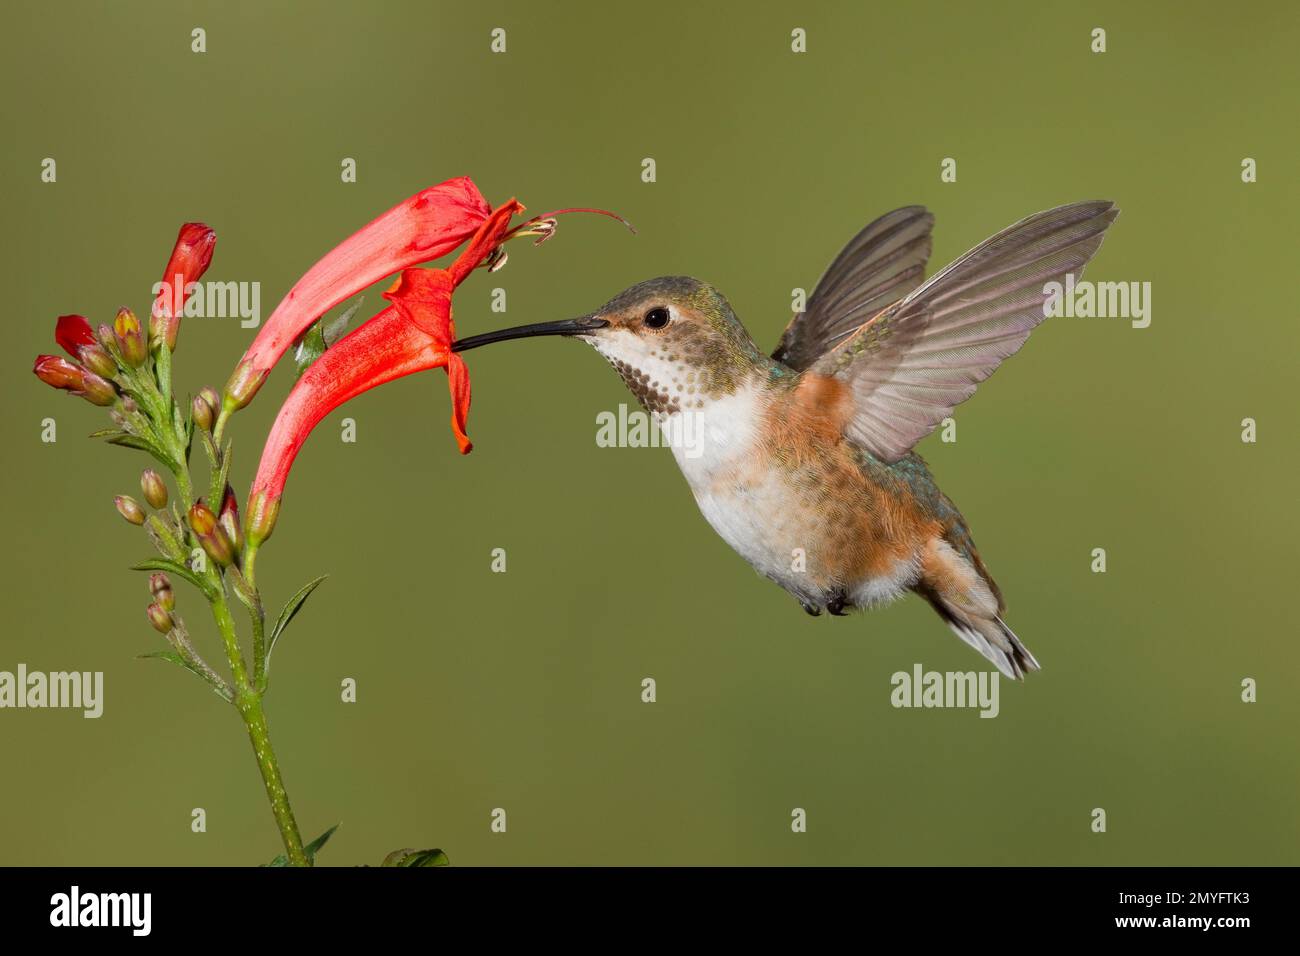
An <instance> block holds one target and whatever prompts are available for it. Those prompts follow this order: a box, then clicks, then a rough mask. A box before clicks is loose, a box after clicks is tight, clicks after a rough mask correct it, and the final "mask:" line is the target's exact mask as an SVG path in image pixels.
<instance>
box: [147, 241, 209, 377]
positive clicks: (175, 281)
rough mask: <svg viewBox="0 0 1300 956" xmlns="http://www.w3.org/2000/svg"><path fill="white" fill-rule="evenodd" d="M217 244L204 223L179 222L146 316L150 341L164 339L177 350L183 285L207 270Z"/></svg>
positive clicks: (182, 307) (183, 307)
mask: <svg viewBox="0 0 1300 956" xmlns="http://www.w3.org/2000/svg"><path fill="white" fill-rule="evenodd" d="M216 244H217V234H216V232H214V231H213V230H212V229H211V228H209V227H208V226H205V225H204V224H203V223H201V222H187V223H186V224H185V225H183V226H181V231H180V233H179V234H178V235H177V236H176V245H175V246H174V247H173V248H172V255H171V258H170V259H168V260H167V268H166V269H164V270H163V277H162V282H160V283H158V285H157V286H155V287H154V295H155V298H154V302H153V311H152V313H151V314H150V316H149V342H150V344H153V343H155V342H162V341H166V343H167V348H169V349H171V350H172V351H173V352H174V351H176V334H177V332H179V331H180V327H181V314H182V312H183V310H184V309H185V298H186V291H185V289H186V286H188V285H189V284H190V283H191V282H198V281H199V279H201V278H202V277H203V273H205V272H207V271H208V265H209V264H210V263H211V262H212V252H213V249H214V247H215V246H216Z"/></svg>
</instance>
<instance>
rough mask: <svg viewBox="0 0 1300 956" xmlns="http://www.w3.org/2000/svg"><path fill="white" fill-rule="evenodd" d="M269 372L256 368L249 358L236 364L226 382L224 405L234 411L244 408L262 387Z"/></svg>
mask: <svg viewBox="0 0 1300 956" xmlns="http://www.w3.org/2000/svg"><path fill="white" fill-rule="evenodd" d="M268 374H269V373H268V372H259V371H258V370H257V369H256V368H254V366H253V363H252V362H249V361H247V360H245V361H243V362H240V363H239V364H238V365H237V366H235V371H234V373H233V374H232V375H231V376H230V381H228V382H227V383H226V397H225V399H224V402H223V407H224V408H227V409H229V410H230V411H232V412H233V411H238V410H239V409H241V408H243V407H244V406H245V405H247V404H248V403H249V402H251V401H252V400H253V396H254V395H256V394H257V390H258V389H259V388H261V387H262V383H263V382H265V381H266V376H267V375H268Z"/></svg>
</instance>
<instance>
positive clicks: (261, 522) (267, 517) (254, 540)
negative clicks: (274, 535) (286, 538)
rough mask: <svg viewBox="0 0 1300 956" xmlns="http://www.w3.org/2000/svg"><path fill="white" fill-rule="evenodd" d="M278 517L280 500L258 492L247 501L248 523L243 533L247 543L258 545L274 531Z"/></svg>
mask: <svg viewBox="0 0 1300 956" xmlns="http://www.w3.org/2000/svg"><path fill="white" fill-rule="evenodd" d="M279 516H280V499H279V498H272V497H271V496H270V495H268V494H267V493H266V492H264V491H259V492H257V493H256V494H254V495H253V496H252V497H251V498H249V499H248V522H247V526H246V528H245V531H246V533H247V535H248V543H249V544H251V545H253V546H254V547H256V546H258V545H260V544H261V543H262V542H263V541H265V540H266V539H267V538H269V537H271V532H272V531H274V530H275V520H276V518H278V517H279Z"/></svg>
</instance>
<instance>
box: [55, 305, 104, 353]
mask: <svg viewBox="0 0 1300 956" xmlns="http://www.w3.org/2000/svg"><path fill="white" fill-rule="evenodd" d="M54 341H56V342H58V343H59V347H60V348H62V349H63V351H65V352H67V353H68V354H69V355H71V356H72V357H73V358H80V356H79V355H77V349H79V348H80V347H81V346H83V345H95V344H96V342H97V340H96V339H95V330H94V329H92V328H91V327H90V322H89V321H88V320H87V319H86V317H85V316H84V315H61V316H59V319H58V321H57V322H55V323H54Z"/></svg>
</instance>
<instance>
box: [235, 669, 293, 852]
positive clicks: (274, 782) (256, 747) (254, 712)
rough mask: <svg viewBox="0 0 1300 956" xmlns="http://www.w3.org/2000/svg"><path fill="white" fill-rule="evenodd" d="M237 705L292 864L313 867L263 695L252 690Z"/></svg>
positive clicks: (285, 849)
mask: <svg viewBox="0 0 1300 956" xmlns="http://www.w3.org/2000/svg"><path fill="white" fill-rule="evenodd" d="M237 706H238V708H239V716H241V717H243V718H244V726H246V727H247V728H248V739H249V741H251V742H252V744H253V753H255V754H256V755H257V768H258V769H259V770H260V771H262V782H263V783H264V784H266V796H267V798H268V799H269V800H270V801H271V812H272V813H273V814H275V824H276V826H278V827H279V828H280V837H281V839H283V840H284V851H285V853H286V854H287V855H288V858H289V865H290V866H311V861H310V860H308V859H307V853H306V851H304V850H303V848H302V836H301V835H299V833H298V822H297V821H296V820H294V818H293V808H292V807H290V806H289V795H288V794H287V793H286V792H285V789H284V781H283V780H282V779H280V765H279V764H278V763H277V762H276V759H275V751H274V750H273V749H272V748H271V730H270V728H269V727H268V726H267V724H266V712H265V711H264V710H263V709H262V697H261V695H260V694H258V693H256V692H254V691H250V692H249V693H247V694H246V695H244V696H242V697H241V698H240V700H239V703H238V705H237Z"/></svg>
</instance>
